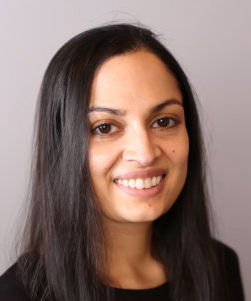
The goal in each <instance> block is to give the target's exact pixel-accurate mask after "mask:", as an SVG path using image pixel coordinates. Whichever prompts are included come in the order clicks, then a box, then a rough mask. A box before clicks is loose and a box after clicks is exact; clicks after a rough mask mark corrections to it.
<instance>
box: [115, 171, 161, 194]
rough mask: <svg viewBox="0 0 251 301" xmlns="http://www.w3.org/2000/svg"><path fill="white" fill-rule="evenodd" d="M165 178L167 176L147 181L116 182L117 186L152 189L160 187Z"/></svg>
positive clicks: (118, 180)
mask: <svg viewBox="0 0 251 301" xmlns="http://www.w3.org/2000/svg"><path fill="white" fill-rule="evenodd" d="M164 177H165V174H163V175H160V176H154V177H152V178H146V179H140V178H139V179H123V180H122V179H116V180H114V182H115V183H116V184H120V185H123V186H124V187H130V188H135V189H140V190H141V189H150V188H152V187H154V186H157V185H159V183H160V182H161V181H162V179H163V178H164Z"/></svg>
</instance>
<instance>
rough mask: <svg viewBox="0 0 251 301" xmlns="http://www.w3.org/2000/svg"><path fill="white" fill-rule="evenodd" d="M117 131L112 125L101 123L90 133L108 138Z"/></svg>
mask: <svg viewBox="0 0 251 301" xmlns="http://www.w3.org/2000/svg"><path fill="white" fill-rule="evenodd" d="M116 131H118V128H117V127H116V126H115V125H114V124H112V123H102V124H100V125H98V126H97V127H95V128H94V129H93V130H92V132H93V134H94V135H99V136H109V135H112V134H114V133H116Z"/></svg>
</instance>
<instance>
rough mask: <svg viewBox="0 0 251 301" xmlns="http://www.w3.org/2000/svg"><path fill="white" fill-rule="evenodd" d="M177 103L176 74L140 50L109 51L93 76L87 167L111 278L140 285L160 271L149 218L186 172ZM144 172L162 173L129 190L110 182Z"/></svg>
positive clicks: (158, 280)
mask: <svg viewBox="0 0 251 301" xmlns="http://www.w3.org/2000/svg"><path fill="white" fill-rule="evenodd" d="M182 104H183V100H182V95H181V92H180V90H179V88H178V84H177V81H176V79H175V77H174V76H173V75H172V73H171V72H170V71H169V70H168V69H167V67H166V66H165V65H164V63H163V62H162V61H161V60H160V59H159V58H158V57H156V56H155V55H154V54H152V53H150V52H147V51H144V50H140V51H137V52H133V53H126V54H123V55H119V56H114V57H112V58H110V59H108V60H107V61H105V62H104V63H103V64H102V65H101V66H100V68H99V69H98V71H97V73H96V75H95V77H94V81H93V84H92V89H91V96H90V113H89V120H90V128H91V135H90V145H89V168H90V174H91V180H92V184H93V187H94V190H95V193H96V195H97V197H98V200H99V203H100V206H101V209H102V212H103V224H104V229H105V233H106V237H107V251H108V252H107V254H108V264H109V277H110V279H111V283H112V285H114V286H120V287H125V288H147V287H153V286H157V285H159V284H162V283H163V282H165V281H166V279H167V274H166V271H165V269H164V266H163V264H162V263H161V261H160V260H158V259H157V258H154V256H153V254H152V247H151V235H152V222H153V221H154V220H156V219H157V218H159V217H160V216H161V215H163V214H164V213H166V212H167V211H168V210H169V209H170V208H171V206H172V205H173V204H174V202H175V200H176V199H177V197H178V195H179V194H180V192H181V190H182V187H183V185H184V183H185V180H186V176H187V160H188V153H189V140H188V134H187V130H186V126H185V117H184V110H183V105H182ZM159 105H161V106H159ZM100 108H102V109H100ZM104 108H105V109H104ZM111 110H113V111H111ZM114 110H117V111H114ZM135 172H139V174H137V176H134V175H135V174H134V173H135ZM144 172H145V173H144ZM149 172H150V173H158V174H159V173H161V174H165V177H164V178H163V180H162V182H161V185H160V187H161V188H156V191H155V190H154V193H150V194H148V192H146V194H142V195H141V194H140V195H137V194H136V195H132V194H130V193H128V192H127V191H124V190H123V189H121V187H120V186H119V185H118V184H117V183H116V179H118V178H120V177H123V176H124V175H128V173H131V174H130V175H132V177H136V178H138V177H140V176H139V175H141V173H142V177H144V175H147V174H148V173H149ZM149 191H150V190H149ZM115 279H116V281H115Z"/></svg>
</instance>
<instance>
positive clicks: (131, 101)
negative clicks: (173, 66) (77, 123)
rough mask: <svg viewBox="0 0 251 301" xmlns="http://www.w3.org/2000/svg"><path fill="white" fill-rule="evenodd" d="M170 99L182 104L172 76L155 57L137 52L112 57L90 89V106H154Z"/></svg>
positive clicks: (144, 52)
mask: <svg viewBox="0 0 251 301" xmlns="http://www.w3.org/2000/svg"><path fill="white" fill-rule="evenodd" d="M171 98H175V99H178V100H180V101H181V102H182V95H181V92H180V89H179V88H178V83H177V80H176V78H175V77H174V75H173V74H172V73H171V72H170V71H169V70H168V68H167V66H166V65H165V64H164V63H163V62H162V61H161V60H160V59H159V58H158V57H157V56H156V55H155V54H153V53H151V52H147V51H137V52H132V53H125V54H123V55H117V56H114V57H111V58H109V59H108V60H106V61H105V62H104V63H103V64H102V65H101V66H100V67H99V69H98V70H97V72H96V74H95V76H94V80H93V83H92V87H91V95H90V106H96V105H106V106H112V107H114V108H122V109H123V108H124V109H126V107H128V106H133V107H134V106H139V107H140V106H143V107H144V106H148V105H149V106H153V105H154V104H156V102H159V101H164V100H166V99H171ZM141 108H142V107H141Z"/></svg>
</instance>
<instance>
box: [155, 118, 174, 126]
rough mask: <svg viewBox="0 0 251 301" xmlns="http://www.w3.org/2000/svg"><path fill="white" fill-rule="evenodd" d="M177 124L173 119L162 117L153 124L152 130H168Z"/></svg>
mask: <svg viewBox="0 0 251 301" xmlns="http://www.w3.org/2000/svg"><path fill="white" fill-rule="evenodd" d="M177 124H178V121H177V120H176V119H174V118H170V117H162V118H160V119H158V120H156V121H155V122H154V124H153V127H154V128H158V127H160V128H170V127H174V126H175V125H177Z"/></svg>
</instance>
